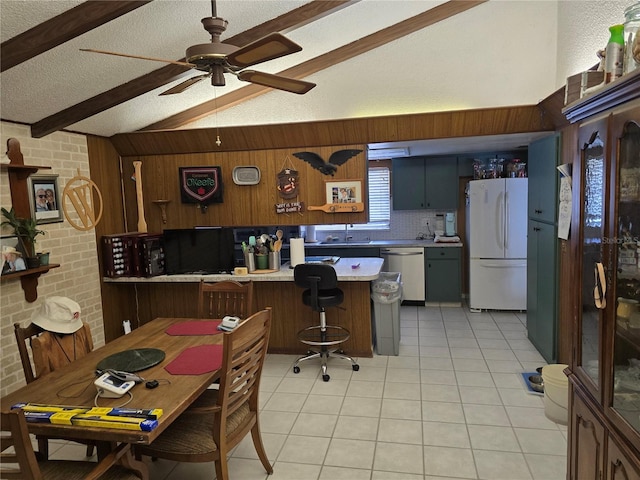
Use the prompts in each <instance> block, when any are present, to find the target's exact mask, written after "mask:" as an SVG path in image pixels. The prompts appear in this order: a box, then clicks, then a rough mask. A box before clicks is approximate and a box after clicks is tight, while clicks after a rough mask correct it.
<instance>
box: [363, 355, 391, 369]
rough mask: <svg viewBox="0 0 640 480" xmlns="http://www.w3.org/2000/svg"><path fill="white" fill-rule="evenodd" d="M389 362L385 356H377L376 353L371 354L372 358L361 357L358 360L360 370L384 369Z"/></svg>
mask: <svg viewBox="0 0 640 480" xmlns="http://www.w3.org/2000/svg"><path fill="white" fill-rule="evenodd" d="M388 361H389V357H388V356H387V355H378V354H376V353H374V354H373V357H362V358H358V364H359V365H360V368H363V367H365V366H366V367H378V368H382V367H386V366H387V362H388Z"/></svg>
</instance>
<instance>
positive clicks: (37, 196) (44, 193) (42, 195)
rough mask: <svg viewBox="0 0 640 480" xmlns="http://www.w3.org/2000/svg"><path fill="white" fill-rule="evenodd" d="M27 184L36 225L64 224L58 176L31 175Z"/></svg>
mask: <svg viewBox="0 0 640 480" xmlns="http://www.w3.org/2000/svg"><path fill="white" fill-rule="evenodd" d="M27 183H28V185H29V187H28V188H29V204H30V206H31V216H32V217H33V218H35V219H36V223H38V224H41V223H56V222H62V221H63V218H62V208H61V205H60V191H59V189H58V175H30V176H29V178H28V179H27Z"/></svg>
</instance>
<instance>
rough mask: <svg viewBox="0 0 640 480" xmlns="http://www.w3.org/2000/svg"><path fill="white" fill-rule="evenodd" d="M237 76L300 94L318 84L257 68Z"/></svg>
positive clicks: (247, 80) (244, 79)
mask: <svg viewBox="0 0 640 480" xmlns="http://www.w3.org/2000/svg"><path fill="white" fill-rule="evenodd" d="M237 76H238V78H239V79H240V80H243V81H245V82H251V83H257V84H258V85H264V86H265V87H271V88H277V89H278V90H285V91H287V92H291V93H297V94H299V95H302V94H305V93H307V92H308V91H309V90H311V89H312V88H313V87H315V86H316V84H315V83H311V82H304V81H302V80H295V79H293V78H287V77H281V76H279V75H273V74H271V73H264V72H256V71H255V70H245V71H243V72H239V73H238V74H237Z"/></svg>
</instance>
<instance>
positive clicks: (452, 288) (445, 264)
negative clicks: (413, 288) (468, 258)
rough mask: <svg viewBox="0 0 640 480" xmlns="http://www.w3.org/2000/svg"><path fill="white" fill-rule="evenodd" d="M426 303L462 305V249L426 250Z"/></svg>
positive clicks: (435, 248) (436, 248) (441, 248)
mask: <svg viewBox="0 0 640 480" xmlns="http://www.w3.org/2000/svg"><path fill="white" fill-rule="evenodd" d="M425 253H426V255H425V270H426V288H427V292H426V301H427V302H455V303H460V297H461V284H460V272H461V253H462V252H461V249H460V248H457V247H428V248H425Z"/></svg>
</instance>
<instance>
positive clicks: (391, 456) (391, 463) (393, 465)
mask: <svg viewBox="0 0 640 480" xmlns="http://www.w3.org/2000/svg"><path fill="white" fill-rule="evenodd" d="M422 448H423V447H422V446H420V445H406V444H402V443H384V442H378V445H377V447H376V453H375V460H374V462H373V469H374V470H383V471H388V472H399V473H416V474H422V473H423V469H424V465H423V452H422Z"/></svg>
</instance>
